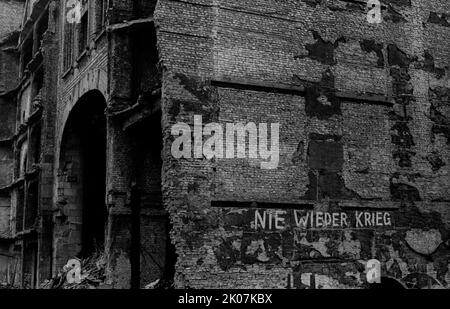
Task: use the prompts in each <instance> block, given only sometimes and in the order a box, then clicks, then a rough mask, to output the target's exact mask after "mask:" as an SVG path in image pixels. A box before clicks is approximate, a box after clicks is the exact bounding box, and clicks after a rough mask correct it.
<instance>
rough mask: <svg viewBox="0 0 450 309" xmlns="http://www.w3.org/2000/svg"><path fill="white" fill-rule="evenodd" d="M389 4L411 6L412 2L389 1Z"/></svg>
mask: <svg viewBox="0 0 450 309" xmlns="http://www.w3.org/2000/svg"><path fill="white" fill-rule="evenodd" d="M389 4H394V5H401V6H411V0H389Z"/></svg>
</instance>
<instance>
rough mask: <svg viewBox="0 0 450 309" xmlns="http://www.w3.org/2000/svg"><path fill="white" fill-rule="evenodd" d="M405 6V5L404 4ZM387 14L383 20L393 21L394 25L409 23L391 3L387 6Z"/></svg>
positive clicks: (385, 13)
mask: <svg viewBox="0 0 450 309" xmlns="http://www.w3.org/2000/svg"><path fill="white" fill-rule="evenodd" d="M403 5H404V4H403ZM386 11H387V12H383V20H385V21H391V22H393V23H395V24H396V23H402V22H403V23H404V22H407V20H406V18H405V17H404V16H403V15H402V14H401V13H400V12H399V11H397V10H396V9H395V8H394V7H393V6H392V5H391V3H389V4H388V6H387V10H386Z"/></svg>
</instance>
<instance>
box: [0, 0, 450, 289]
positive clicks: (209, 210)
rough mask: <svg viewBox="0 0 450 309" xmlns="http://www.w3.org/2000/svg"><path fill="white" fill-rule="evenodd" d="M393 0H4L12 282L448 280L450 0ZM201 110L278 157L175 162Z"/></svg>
mask: <svg viewBox="0 0 450 309" xmlns="http://www.w3.org/2000/svg"><path fill="white" fill-rule="evenodd" d="M381 2H382V3H383V5H382V10H381V13H382V17H383V21H382V22H381V23H378V24H377V23H375V24H372V23H369V22H368V21H367V18H366V16H367V8H366V1H365V0H257V1H255V0H252V1H248V0H239V1H237V0H158V1H156V0H155V1H150V0H134V1H133V0H81V1H75V0H28V1H24V0H0V282H6V283H9V284H13V285H18V286H22V287H37V286H39V284H40V283H42V282H43V281H45V280H46V279H49V278H50V277H52V276H54V275H55V274H57V273H58V272H59V271H60V270H61V268H62V267H63V266H64V265H65V264H66V263H67V261H68V260H69V259H71V258H73V257H79V258H82V257H87V256H89V255H91V254H92V253H94V252H96V251H98V250H100V251H102V252H104V253H105V256H106V260H107V261H106V263H107V282H108V284H110V285H111V286H112V287H115V288H129V287H142V286H144V285H145V284H148V283H150V282H153V281H155V280H156V279H161V278H163V279H165V280H167V281H171V280H173V282H174V285H175V287H180V288H202V287H203V288H241V287H242V288H248V287H254V288H365V287H368V283H367V282H366V273H365V272H366V270H365V263H366V262H367V261H368V260H370V259H377V260H379V261H380V262H381V274H382V276H383V278H385V279H384V281H383V282H394V283H395V284H398V285H402V286H405V287H420V288H423V287H449V285H450V263H449V258H450V254H449V253H450V251H449V246H450V243H449V224H450V169H449V164H450V148H449V145H450V119H449V117H450V116H449V115H450V2H449V1H447V0H426V1H423V0H385V1H381ZM73 10H78V11H76V12H75V14H73V13H74V11H73ZM195 115H201V116H202V120H203V123H204V124H206V123H213V122H214V123H219V124H226V123H248V122H254V123H279V125H280V131H279V149H280V153H279V164H278V167H277V168H276V169H268V170H265V169H261V168H260V164H259V163H260V161H261V160H260V159H245V158H239V159H233V160H231V159H217V158H216V159H212V160H208V159H206V158H205V157H200V158H192V159H183V158H181V159H176V158H174V157H173V156H172V154H171V145H172V142H173V141H174V139H175V136H173V135H172V130H171V128H172V126H173V125H174V124H176V123H179V122H184V123H187V124H190V125H192V124H193V122H194V116H195Z"/></svg>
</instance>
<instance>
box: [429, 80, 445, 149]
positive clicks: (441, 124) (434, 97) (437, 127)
mask: <svg viewBox="0 0 450 309" xmlns="http://www.w3.org/2000/svg"><path fill="white" fill-rule="evenodd" d="M429 97H430V103H431V106H430V119H431V121H432V122H433V126H432V128H431V132H432V134H433V135H432V140H434V139H435V135H437V134H442V135H444V137H445V138H446V139H447V144H450V119H449V118H448V117H447V116H446V115H444V112H443V111H441V109H442V108H446V107H447V108H448V106H447V105H448V102H450V89H449V88H444V87H436V88H435V89H429Z"/></svg>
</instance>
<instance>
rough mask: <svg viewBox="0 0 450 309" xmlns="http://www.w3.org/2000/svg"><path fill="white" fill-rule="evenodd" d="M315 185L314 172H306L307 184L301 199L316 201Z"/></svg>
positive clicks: (315, 177) (316, 181) (316, 183)
mask: <svg viewBox="0 0 450 309" xmlns="http://www.w3.org/2000/svg"><path fill="white" fill-rule="evenodd" d="M317 185H318V180H317V176H316V174H315V172H314V171H312V170H310V171H309V172H308V184H307V185H306V193H305V195H304V196H303V199H306V200H316V199H317Z"/></svg>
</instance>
